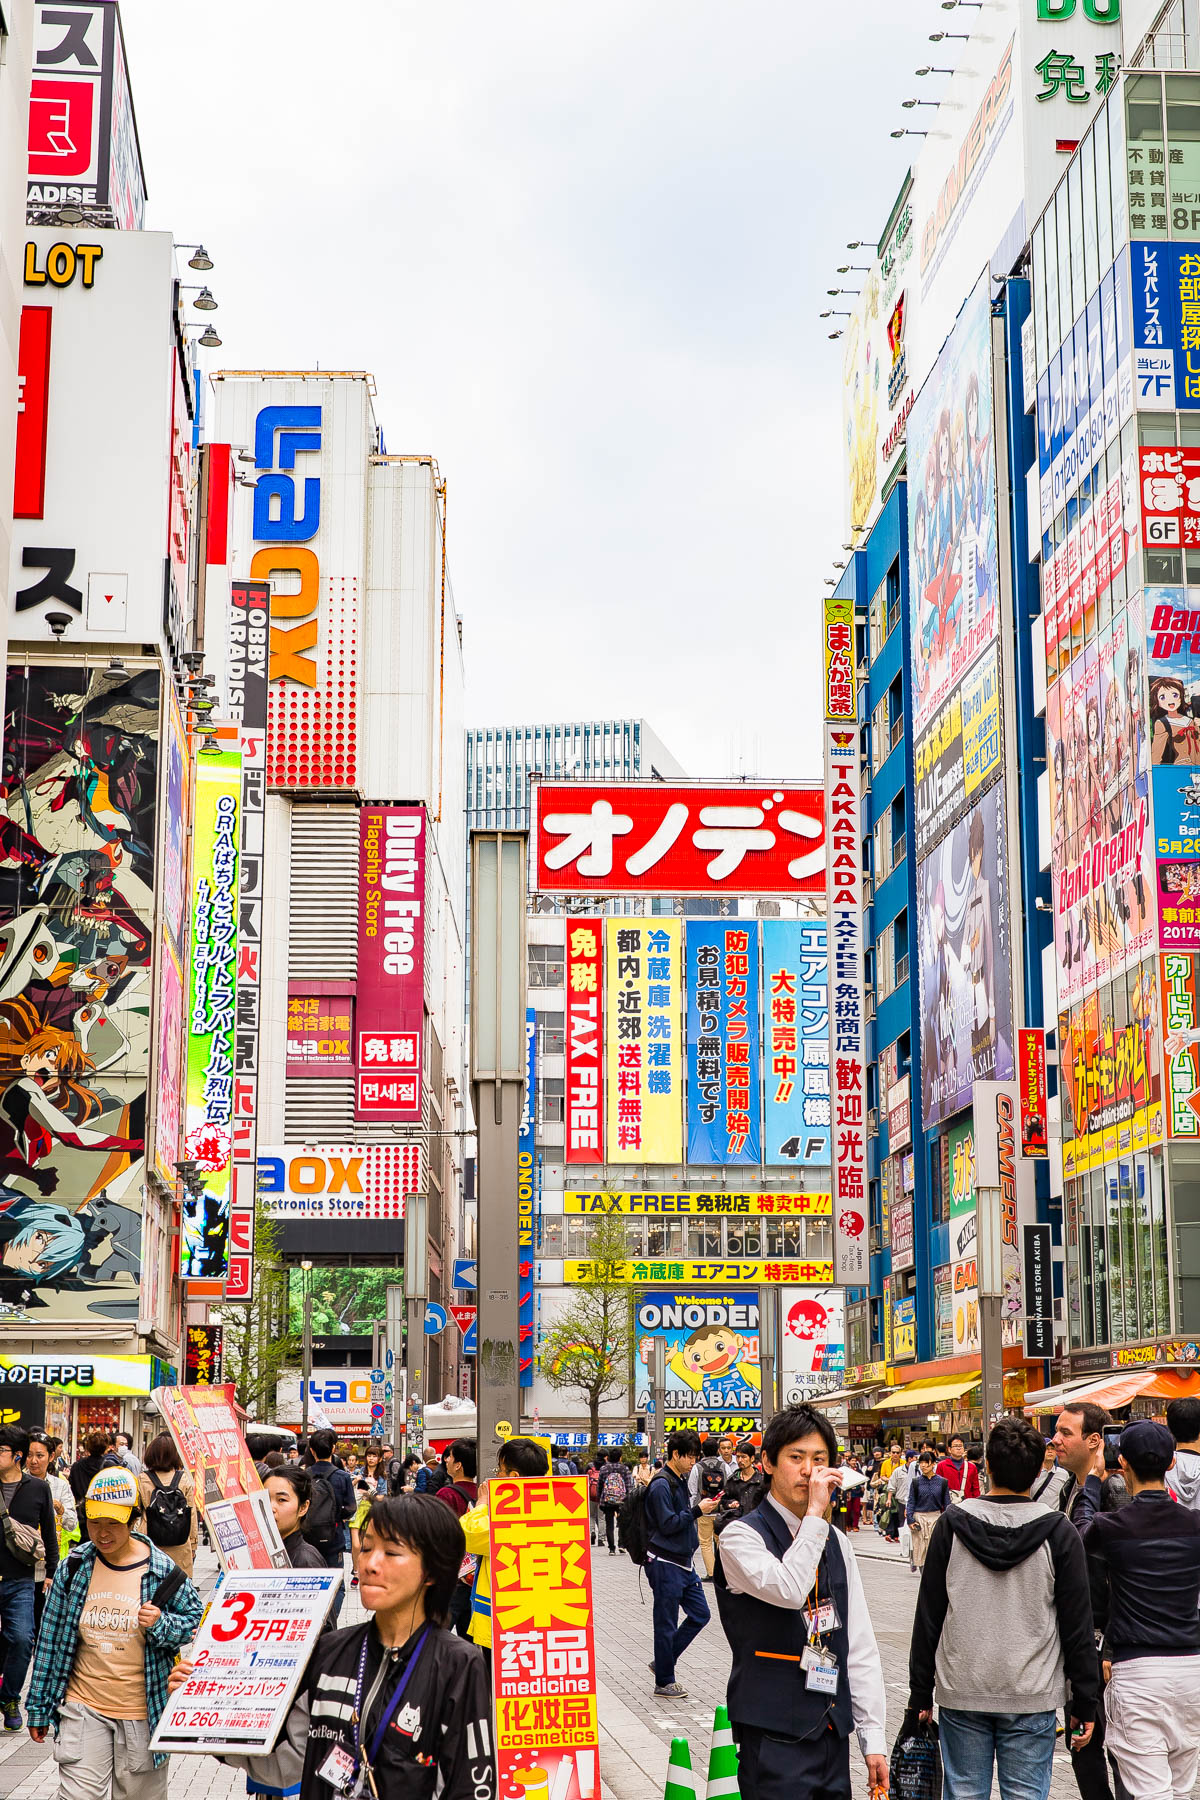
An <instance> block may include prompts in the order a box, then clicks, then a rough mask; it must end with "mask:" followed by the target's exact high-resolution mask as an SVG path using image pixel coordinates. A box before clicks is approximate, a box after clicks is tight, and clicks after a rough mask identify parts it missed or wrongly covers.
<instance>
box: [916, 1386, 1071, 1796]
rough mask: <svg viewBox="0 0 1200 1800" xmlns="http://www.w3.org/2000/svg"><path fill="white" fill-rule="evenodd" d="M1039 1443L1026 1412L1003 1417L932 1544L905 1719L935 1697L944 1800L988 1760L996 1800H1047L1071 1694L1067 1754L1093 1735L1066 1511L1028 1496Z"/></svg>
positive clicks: (981, 1778)
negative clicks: (981, 1478)
mask: <svg viewBox="0 0 1200 1800" xmlns="http://www.w3.org/2000/svg"><path fill="white" fill-rule="evenodd" d="M1045 1448H1046V1447H1045V1444H1044V1443H1043V1441H1042V1438H1041V1437H1040V1435H1039V1434H1038V1432H1036V1431H1035V1430H1034V1428H1033V1426H1032V1425H1031V1424H1030V1423H1029V1421H1028V1420H1027V1419H1013V1418H1003V1419H1000V1420H998V1421H997V1423H996V1424H995V1425H994V1426H993V1427H992V1430H991V1434H990V1435H989V1437H988V1441H987V1451H986V1457H987V1466H988V1474H989V1476H990V1478H991V1486H990V1490H989V1492H988V1494H987V1496H986V1498H983V1499H978V1500H966V1501H963V1502H962V1504H961V1505H959V1506H952V1507H950V1508H948V1510H947V1511H946V1512H944V1513H943V1514H942V1516H941V1518H940V1519H939V1520H938V1522H937V1524H936V1525H935V1526H934V1529H933V1536H932V1537H931V1539H930V1542H929V1550H928V1553H927V1556H926V1559H925V1569H924V1573H923V1575H922V1578H921V1591H920V1593H919V1595H918V1597H917V1613H916V1618H915V1619H914V1621H913V1632H912V1644H911V1648H910V1650H909V1665H908V1666H909V1676H908V1679H909V1702H908V1706H909V1717H910V1718H912V1717H913V1715H916V1716H919V1717H921V1718H924V1719H928V1718H931V1717H932V1714H933V1702H934V1698H935V1696H936V1699H937V1702H938V1707H939V1713H938V1726H939V1730H940V1735H941V1749H942V1764H943V1768H944V1770H945V1794H946V1800H968V1797H973V1796H975V1795H978V1794H986V1793H987V1792H988V1791H989V1789H990V1787H991V1783H992V1769H993V1765H994V1767H995V1771H996V1777H997V1780H998V1781H999V1785H1000V1794H1001V1800H1009V1797H1010V1796H1014V1795H1017V1794H1019V1795H1021V1796H1022V1800H1031V1797H1032V1800H1046V1796H1047V1795H1048V1794H1049V1792H1050V1771H1051V1766H1052V1764H1053V1760H1054V1740H1055V1728H1056V1725H1057V1717H1056V1711H1057V1708H1058V1707H1060V1706H1061V1705H1062V1704H1063V1703H1064V1701H1065V1700H1066V1697H1067V1692H1068V1689H1069V1690H1070V1693H1071V1747H1072V1749H1075V1750H1078V1749H1082V1747H1083V1746H1084V1745H1085V1744H1086V1743H1087V1742H1088V1740H1089V1739H1090V1737H1091V1735H1092V1730H1093V1721H1094V1720H1095V1717H1096V1708H1097V1705H1098V1702H1099V1670H1098V1668H1097V1664H1096V1650H1095V1639H1094V1636H1093V1631H1092V1605H1091V1596H1090V1594H1089V1591H1088V1576H1087V1563H1086V1559H1085V1557H1084V1553H1083V1545H1082V1543H1081V1541H1080V1537H1079V1533H1078V1532H1077V1531H1076V1530H1075V1528H1074V1526H1073V1525H1072V1524H1071V1522H1070V1521H1069V1520H1068V1519H1067V1518H1066V1517H1065V1516H1064V1515H1063V1514H1062V1513H1059V1512H1053V1511H1051V1510H1050V1509H1049V1508H1048V1507H1046V1506H1043V1505H1042V1504H1041V1503H1040V1502H1039V1501H1036V1500H1031V1499H1030V1498H1029V1490H1030V1488H1031V1487H1032V1485H1033V1483H1034V1481H1035V1479H1036V1478H1037V1474H1038V1471H1039V1469H1040V1468H1041V1466H1042V1461H1043V1458H1044V1455H1045ZM983 1620H986V1622H987V1623H986V1627H985V1628H983V1629H981V1621H983ZM901 1729H902V1735H903V1727H902V1728H901Z"/></svg>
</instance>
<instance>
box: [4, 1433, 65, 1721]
mask: <svg viewBox="0 0 1200 1800" xmlns="http://www.w3.org/2000/svg"><path fill="white" fill-rule="evenodd" d="M28 1448H29V1433H28V1432H27V1431H23V1430H22V1429H21V1427H20V1426H19V1425H5V1426H4V1427H3V1428H0V1497H2V1499H3V1503H4V1507H5V1509H6V1510H7V1511H8V1513H9V1514H10V1515H11V1517H12V1519H13V1521H14V1523H16V1524H19V1525H24V1526H28V1527H29V1528H30V1529H31V1530H33V1531H37V1532H39V1533H40V1534H41V1540H42V1547H43V1549H44V1550H45V1566H44V1567H41V1566H38V1567H37V1568H36V1570H35V1567H34V1564H33V1561H32V1560H29V1561H26V1560H25V1558H24V1557H22V1556H14V1554H13V1552H12V1550H11V1548H10V1547H9V1543H8V1533H7V1531H6V1532H5V1533H4V1535H3V1536H0V1675H2V1676H3V1679H4V1689H3V1695H2V1696H0V1710H2V1711H3V1713H4V1729H5V1731H20V1729H21V1725H22V1719H21V1689H22V1687H23V1686H24V1685H25V1676H26V1675H27V1673H28V1671H29V1658H30V1656H31V1655H32V1653H33V1590H34V1583H35V1580H37V1581H42V1582H44V1583H45V1584H47V1585H48V1584H49V1580H50V1577H51V1576H52V1575H53V1574H54V1571H55V1569H57V1567H58V1527H57V1525H56V1523H55V1519H54V1496H53V1495H52V1494H51V1492H50V1488H49V1484H48V1483H47V1482H45V1481H40V1480H38V1478H37V1477H36V1476H34V1475H27V1474H26V1473H25V1467H24V1465H25V1452H26V1451H27V1450H28Z"/></svg>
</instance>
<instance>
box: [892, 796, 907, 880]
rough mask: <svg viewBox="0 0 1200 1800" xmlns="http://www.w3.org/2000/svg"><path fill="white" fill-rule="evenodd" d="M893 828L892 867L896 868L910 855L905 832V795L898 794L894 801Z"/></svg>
mask: <svg viewBox="0 0 1200 1800" xmlns="http://www.w3.org/2000/svg"><path fill="white" fill-rule="evenodd" d="M891 828H892V843H891V850H892V867H893V868H895V867H896V865H897V863H902V862H903V861H904V858H905V857H906V856H907V854H908V839H907V837H906V835H905V830H904V795H903V794H897V795H896V798H895V799H894V800H893V801H892V808H891Z"/></svg>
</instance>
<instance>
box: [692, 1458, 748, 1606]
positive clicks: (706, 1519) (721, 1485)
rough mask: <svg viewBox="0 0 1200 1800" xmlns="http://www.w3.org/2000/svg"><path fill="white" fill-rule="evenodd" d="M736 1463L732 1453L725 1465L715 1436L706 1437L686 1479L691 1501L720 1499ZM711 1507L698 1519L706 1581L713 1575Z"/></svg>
mask: <svg viewBox="0 0 1200 1800" xmlns="http://www.w3.org/2000/svg"><path fill="white" fill-rule="evenodd" d="M736 1467H737V1464H736V1462H735V1461H734V1460H733V1458H732V1457H731V1458H730V1463H729V1467H728V1468H727V1467H726V1465H725V1461H724V1459H723V1458H722V1456H721V1454H720V1450H719V1447H718V1444H717V1441H716V1439H715V1438H711V1437H710V1438H706V1439H705V1440H704V1445H703V1450H702V1454H701V1455H700V1456H699V1457H698V1458H697V1460H696V1462H695V1463H694V1464H693V1467H692V1473H691V1476H690V1478H689V1480H688V1494H689V1496H690V1498H691V1501H692V1504H693V1505H695V1503H696V1502H697V1501H698V1500H716V1501H718V1502H719V1501H720V1498H721V1495H722V1494H723V1493H724V1492H725V1483H726V1482H727V1481H728V1479H729V1477H730V1475H731V1474H733V1472H734V1470H735V1469H736ZM713 1510H714V1509H710V1510H709V1511H708V1512H702V1513H700V1514H699V1516H698V1519H697V1528H698V1533H699V1544H700V1560H701V1562H702V1564H703V1567H704V1577H703V1579H704V1580H705V1581H711V1580H712V1578H713V1539H714V1535H715V1532H716V1520H715V1519H714V1518H713V1516H712V1511H713Z"/></svg>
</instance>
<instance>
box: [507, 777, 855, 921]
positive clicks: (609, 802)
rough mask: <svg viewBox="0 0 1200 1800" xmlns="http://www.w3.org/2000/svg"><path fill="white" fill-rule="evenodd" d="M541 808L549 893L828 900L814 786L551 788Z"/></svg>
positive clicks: (539, 798) (539, 849) (539, 867)
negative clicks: (820, 896)
mask: <svg viewBox="0 0 1200 1800" xmlns="http://www.w3.org/2000/svg"><path fill="white" fill-rule="evenodd" d="M533 806H534V843H535V853H536V857H537V863H536V878H535V883H534V885H535V886H536V887H537V888H539V889H540V890H541V891H542V892H543V893H548V894H714V893H725V894H822V893H824V891H825V799H824V795H823V794H822V792H821V789H820V787H819V786H818V785H817V784H816V783H815V782H814V783H812V784H811V785H806V786H803V787H796V786H792V787H776V786H772V785H770V784H769V783H757V784H754V785H751V784H749V783H746V782H741V781H729V782H721V783H710V784H707V785H705V786H695V787H669V786H667V785H666V784H665V783H663V782H661V781H646V782H636V781H622V782H590V783H587V784H582V783H570V782H552V781H546V782H538V783H537V784H536V785H535V787H534V800H533Z"/></svg>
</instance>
